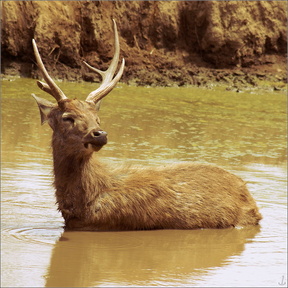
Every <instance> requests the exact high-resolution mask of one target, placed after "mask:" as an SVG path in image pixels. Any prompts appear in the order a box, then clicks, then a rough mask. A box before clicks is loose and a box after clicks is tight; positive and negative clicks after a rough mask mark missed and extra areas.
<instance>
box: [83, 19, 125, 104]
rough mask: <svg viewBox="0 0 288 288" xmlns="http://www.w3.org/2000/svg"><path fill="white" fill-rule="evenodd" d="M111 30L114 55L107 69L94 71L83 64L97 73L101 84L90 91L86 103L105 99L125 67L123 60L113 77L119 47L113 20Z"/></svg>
mask: <svg viewBox="0 0 288 288" xmlns="http://www.w3.org/2000/svg"><path fill="white" fill-rule="evenodd" d="M113 29H114V41H115V53H114V56H113V59H112V62H111V64H110V66H109V68H108V69H107V70H106V71H101V70H99V69H96V68H94V67H92V66H90V65H89V64H88V63H86V62H84V64H85V65H86V66H87V67H88V68H89V69H90V70H92V71H94V72H97V73H99V74H100V75H101V77H102V83H101V85H100V87H99V88H98V89H96V90H94V91H92V92H91V93H90V94H89V95H88V96H87V98H86V102H92V103H95V104H96V103H97V102H99V101H100V100H101V99H102V98H103V97H105V96H106V95H107V94H108V93H109V92H110V91H111V90H112V89H113V88H114V87H115V86H116V84H117V82H118V81H119V80H120V78H121V76H122V74H123V71H124V66H125V60H124V58H123V60H122V63H121V67H120V69H119V71H118V73H117V75H116V76H115V77H114V79H113V76H114V74H115V71H116V69H117V65H118V61H119V54H120V45H119V37H118V33H117V25H116V22H115V20H114V19H113Z"/></svg>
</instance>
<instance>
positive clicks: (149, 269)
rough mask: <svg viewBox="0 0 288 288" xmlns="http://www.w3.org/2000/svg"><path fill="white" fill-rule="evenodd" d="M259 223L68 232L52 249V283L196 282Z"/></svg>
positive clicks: (222, 261)
mask: <svg viewBox="0 0 288 288" xmlns="http://www.w3.org/2000/svg"><path fill="white" fill-rule="evenodd" d="M259 231H260V227H259V226H256V227H249V228H245V229H223V230H190V231H189V230H188V231H186V230H180V231H177V230H156V231H137V232H96V233H95V232H64V233H63V234H62V236H61V238H60V239H59V241H58V242H57V243H56V244H55V247H54V249H53V253H52V258H51V263H50V267H49V270H48V274H47V276H46V277H47V282H46V286H47V287H94V286H105V285H110V286H125V285H130V286H151V285H152V286H154V285H156V286H157V285H159V284H160V285H161V284H162V285H163V284H164V283H166V285H170V286H172V285H173V286H175V285H176V286H177V285H180V284H181V285H183V284H187V285H189V284H190V285H192V284H193V282H194V281H195V280H194V278H195V277H196V279H197V278H198V277H199V275H201V274H202V273H206V272H205V271H207V270H209V269H210V268H213V267H220V266H223V265H227V264H229V258H230V257H231V256H235V255H240V254H241V253H242V252H243V250H244V247H245V243H247V242H250V241H252V239H253V238H254V237H255V235H256V234H257V233H258V232H259Z"/></svg>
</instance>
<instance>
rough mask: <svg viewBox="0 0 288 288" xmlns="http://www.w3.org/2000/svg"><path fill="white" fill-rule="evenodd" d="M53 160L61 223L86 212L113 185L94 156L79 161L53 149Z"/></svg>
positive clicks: (73, 156)
mask: <svg viewBox="0 0 288 288" xmlns="http://www.w3.org/2000/svg"><path fill="white" fill-rule="evenodd" d="M53 148H54V147H53ZM53 159H54V177H55V180H54V186H55V188H56V198H57V202H58V206H59V210H60V211H61V212H62V214H63V216H64V218H65V219H68V218H70V215H71V217H78V216H77V215H80V214H81V213H82V214H83V211H87V212H88V210H89V207H90V206H93V204H94V203H95V202H96V201H97V198H98V196H99V194H101V193H105V192H106V191H108V190H109V189H111V188H112V187H113V186H114V185H115V180H113V178H112V177H111V175H110V173H109V172H108V169H107V168H106V167H105V165H103V164H102V163H100V162H99V161H98V160H97V159H96V154H95V153H92V154H91V155H85V156H84V157H83V156H82V157H80V156H79V155H78V156H75V155H68V154H67V153H66V154H65V151H59V150H56V149H53ZM65 215H66V216H65Z"/></svg>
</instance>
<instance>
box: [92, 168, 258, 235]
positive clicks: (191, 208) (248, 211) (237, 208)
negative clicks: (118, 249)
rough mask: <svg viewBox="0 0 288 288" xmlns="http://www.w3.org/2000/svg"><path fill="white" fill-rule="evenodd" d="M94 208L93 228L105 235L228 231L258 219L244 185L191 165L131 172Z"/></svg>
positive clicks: (218, 171)
mask: <svg viewBox="0 0 288 288" xmlns="http://www.w3.org/2000/svg"><path fill="white" fill-rule="evenodd" d="M95 204H96V206H95V211H96V212H95V214H94V215H93V217H94V219H95V220H94V221H95V224H96V226H97V227H98V228H97V229H104V230H106V229H109V230H110V229H116V230H130V229H131V230H135V229H157V228H159V229H163V228H164V229H196V228H226V227H231V226H237V225H238V226H246V225H256V224H257V223H258V222H259V220H260V219H261V215H260V213H259V212H258V208H257V206H256V203H255V201H254V199H253V198H252V196H251V195H250V193H249V191H248V190H247V188H246V185H245V182H244V181H243V180H242V179H240V178H239V177H237V176H235V175H233V174H231V173H229V172H228V171H226V170H224V169H222V168H219V167H215V166H211V165H204V164H195V163H183V164H177V165H169V166H166V167H161V168H145V169H131V170H130V172H129V173H128V174H127V175H125V176H123V175H122V176H121V181H120V182H119V185H116V186H115V187H114V188H113V189H110V190H109V191H106V192H104V193H102V194H101V195H99V197H98V201H97V203H95Z"/></svg>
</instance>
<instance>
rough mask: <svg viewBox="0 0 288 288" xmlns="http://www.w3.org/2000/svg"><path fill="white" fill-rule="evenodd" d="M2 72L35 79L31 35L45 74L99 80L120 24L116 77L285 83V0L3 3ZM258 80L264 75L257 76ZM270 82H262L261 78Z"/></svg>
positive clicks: (142, 81) (151, 81)
mask: <svg viewBox="0 0 288 288" xmlns="http://www.w3.org/2000/svg"><path fill="white" fill-rule="evenodd" d="M1 4H2V27H1V29H2V39H1V46H2V54H1V57H2V66H1V67H2V73H3V74H5V75H21V76H25V77H39V75H38V73H39V72H38V70H37V67H36V65H35V64H34V63H33V61H34V60H33V59H34V56H33V52H32V45H31V39H32V38H35V39H36V41H37V44H38V47H39V50H40V53H41V55H42V57H43V59H44V62H45V64H46V67H47V68H48V70H49V71H50V74H51V75H52V76H53V77H55V78H61V79H68V80H82V79H83V80H85V81H99V77H98V76H97V75H95V74H92V73H90V72H88V71H87V69H86V68H84V67H83V64H82V61H83V60H84V59H85V60H86V61H87V62H88V63H90V64H91V65H93V66H95V67H98V68H100V69H106V68H107V65H108V63H109V61H110V60H111V57H112V56H113V45H112V44H113V41H112V36H113V34H112V33H113V32H112V21H111V19H112V18H114V19H115V20H116V21H117V24H118V30H119V34H120V45H121V54H122V56H124V57H125V59H126V68H125V72H124V75H123V77H122V81H123V82H126V83H129V84H135V85H163V86H169V85H180V86H181V85H187V84H192V85H210V84H211V83H215V82H219V83H225V84H227V85H228V86H230V87H232V88H233V87H234V88H235V89H238V88H239V87H240V88H241V87H244V86H247V85H248V86H257V85H262V84H263V83H266V84H265V85H268V86H271V85H272V86H273V87H275V89H282V88H283V87H284V85H285V83H286V81H287V75H286V53H287V34H286V24H287V14H286V9H287V3H286V1H4V2H3V1H2V3H1ZM263 80H264V81H263ZM267 83H268V84H267Z"/></svg>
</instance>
